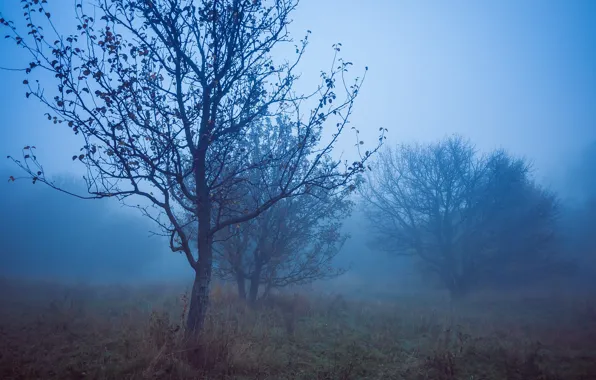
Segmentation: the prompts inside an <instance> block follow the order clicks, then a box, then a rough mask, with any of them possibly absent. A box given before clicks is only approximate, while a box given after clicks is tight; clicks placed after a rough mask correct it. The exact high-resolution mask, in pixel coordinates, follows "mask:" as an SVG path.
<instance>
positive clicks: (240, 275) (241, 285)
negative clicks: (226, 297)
mask: <svg viewBox="0 0 596 380" xmlns="http://www.w3.org/2000/svg"><path fill="white" fill-rule="evenodd" d="M236 284H237V285H238V297H240V299H243V300H245V299H246V279H245V278H244V272H243V271H241V270H238V271H236Z"/></svg>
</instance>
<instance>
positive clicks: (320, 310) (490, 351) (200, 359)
mask: <svg viewBox="0 0 596 380" xmlns="http://www.w3.org/2000/svg"><path fill="white" fill-rule="evenodd" d="M0 286H1V289H2V291H1V292H0V297H1V299H0V301H1V305H2V308H1V309H0V378H2V379H305V380H306V379H321V380H322V379H413V380H417V379H420V380H422V379H437V380H455V379H462V380H463V379H465V380H481V379H484V380H490V379H506V380H522V379H523V380H539V379H540V380H555V379H557V380H558V379H561V380H562V379H584V380H588V379H595V378H596V309H594V307H593V301H594V299H590V297H588V296H578V295H575V296H573V297H569V296H553V295H549V296H536V295H534V296H526V297H522V296H516V297H497V296H490V295H487V294H485V295H483V296H477V297H475V298H474V299H471V300H468V301H466V302H465V303H461V304H459V305H457V307H454V306H453V305H450V304H449V303H448V302H446V301H445V300H443V299H441V298H440V297H435V296H430V295H429V296H416V297H414V296H404V295H402V296H400V295H396V296H395V298H394V299H393V300H391V301H385V302H380V301H352V300H347V299H344V298H343V297H342V296H339V295H326V296H320V295H319V296H312V295H311V296H309V295H306V294H281V295H275V296H272V297H270V298H269V299H267V300H264V301H262V302H260V303H259V304H258V305H257V306H256V307H255V308H249V307H247V306H246V305H245V304H244V303H243V302H242V301H240V300H238V299H237V298H236V297H235V295H234V293H233V292H232V291H231V290H230V289H228V288H226V287H225V286H219V285H218V286H214V289H213V292H212V307H211V309H210V314H209V317H208V320H207V322H206V328H205V330H204V333H203V334H202V336H201V337H200V339H199V340H198V341H196V342H188V341H185V340H184V338H183V337H184V328H183V326H184V323H183V321H184V318H185V312H186V309H187V306H188V305H187V299H186V292H185V290H184V288H183V287H177V286H174V285H152V286H148V285H147V286H138V287H135V288H133V287H119V286H94V287H92V286H85V285H78V286H74V285H70V286H66V285H60V284H54V283H33V282H22V281H13V280H10V281H9V280H3V281H2V283H0Z"/></svg>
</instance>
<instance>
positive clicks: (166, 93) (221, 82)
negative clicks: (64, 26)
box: [0, 0, 374, 335]
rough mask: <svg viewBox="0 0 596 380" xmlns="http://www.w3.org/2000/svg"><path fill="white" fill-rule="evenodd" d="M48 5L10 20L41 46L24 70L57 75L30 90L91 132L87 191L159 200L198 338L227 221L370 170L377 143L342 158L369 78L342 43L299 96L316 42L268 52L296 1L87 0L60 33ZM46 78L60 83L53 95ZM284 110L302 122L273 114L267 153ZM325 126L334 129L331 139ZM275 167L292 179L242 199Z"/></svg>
mask: <svg viewBox="0 0 596 380" xmlns="http://www.w3.org/2000/svg"><path fill="white" fill-rule="evenodd" d="M45 3H46V2H45V1H43V0H22V5H23V12H24V17H25V21H26V27H25V28H24V29H20V28H17V27H16V26H15V24H13V23H12V22H11V21H8V20H5V19H4V18H2V17H0V24H2V25H4V26H5V27H6V29H7V30H9V32H10V33H11V34H10V35H9V37H10V38H12V39H13V40H14V41H15V42H16V44H17V45H19V46H21V47H23V48H25V50H26V51H27V52H29V53H31V57H32V61H31V63H30V64H29V67H27V68H26V73H27V74H28V75H29V74H31V73H35V72H38V71H42V72H46V73H49V74H50V76H48V75H40V76H39V78H38V79H39V81H34V80H31V79H26V80H24V82H23V83H24V85H25V86H26V87H27V93H26V96H27V97H28V98H35V99H37V100H38V101H40V102H41V103H43V104H45V105H46V106H47V107H48V109H49V113H47V118H48V120H50V121H51V122H53V123H55V124H63V125H66V126H68V127H69V128H71V129H72V131H73V132H74V133H75V134H78V135H80V136H82V139H84V143H83V144H84V145H83V146H82V148H81V150H80V152H76V153H73V156H72V159H73V160H76V161H80V162H81V163H82V164H83V165H84V166H85V167H86V169H87V175H86V176H85V179H86V181H87V187H88V192H89V194H90V195H89V196H88V198H103V197H117V198H119V199H120V200H123V201H124V200H125V199H128V198H129V197H130V196H137V198H138V199H140V198H143V199H144V200H145V202H146V203H148V204H150V206H148V207H145V205H143V204H140V205H139V206H138V207H139V208H140V209H141V211H142V212H143V213H144V215H146V216H147V217H149V218H151V219H153V220H154V221H155V222H156V223H157V224H158V225H159V226H161V227H162V228H163V232H164V234H166V235H167V236H169V241H170V248H171V249H172V250H173V251H176V252H182V253H184V255H185V256H186V258H187V260H188V263H189V265H190V266H191V267H192V268H193V270H194V271H195V281H194V285H193V290H192V293H191V298H190V307H189V313H188V321H187V332H188V333H189V334H193V335H194V334H196V333H198V331H200V329H201V328H202V325H203V321H204V318H205V313H206V310H207V306H208V301H209V287H210V281H211V277H212V269H213V250H212V248H213V238H214V235H215V234H216V233H217V232H218V231H220V230H223V229H226V228H228V227H229V226H233V225H236V224H239V223H242V222H246V221H249V220H251V219H253V218H255V217H257V216H258V215H260V214H261V213H263V212H264V211H266V210H267V209H269V208H270V207H272V206H273V205H275V204H276V203H277V202H279V201H281V200H282V199H285V198H288V197H294V196H299V195H304V194H309V193H310V192H311V191H313V189H317V188H325V189H331V190H332V191H333V190H337V191H343V189H345V188H346V187H349V186H350V185H351V184H352V183H353V181H354V180H355V178H356V176H357V174H358V173H361V172H362V171H363V169H364V163H365V161H366V160H367V159H368V157H369V156H370V154H371V153H372V151H371V152H368V151H367V152H366V153H365V154H362V155H360V158H358V160H357V161H356V162H354V163H353V164H351V165H348V164H347V163H346V164H345V166H344V163H342V162H340V161H338V160H335V159H333V158H331V154H332V152H333V150H334V147H335V145H336V142H337V141H338V138H339V136H340V135H341V134H342V133H343V132H344V131H345V129H346V125H347V123H348V118H349V116H350V114H351V112H352V106H353V104H354V101H355V99H356V96H357V94H358V91H359V87H360V83H361V81H360V79H358V78H356V80H355V81H354V82H350V83H348V78H346V77H345V75H346V71H347V70H348V68H349V67H350V65H351V63H350V62H346V61H343V60H342V59H341V58H338V54H339V53H338V52H339V51H340V45H339V44H338V45H335V46H334V48H335V50H336V56H335V58H334V61H333V64H332V66H331V71H330V72H327V73H326V72H322V73H321V84H320V85H319V86H318V87H317V88H316V91H314V92H313V93H312V95H306V96H305V95H300V94H295V93H294V91H293V87H294V83H295V82H296V79H297V75H296V74H295V68H296V65H297V64H298V62H299V61H300V59H301V57H302V55H303V53H304V51H305V48H306V46H307V38H304V39H303V40H301V41H300V42H299V43H298V44H297V46H296V58H295V59H293V60H290V61H283V62H280V63H277V62H275V61H274V60H273V59H272V56H271V52H272V51H273V50H274V49H275V48H276V47H277V46H278V45H280V44H284V43H292V42H291V41H292V40H291V39H290V37H289V35H288V31H287V26H288V24H289V22H290V14H291V13H292V12H293V11H294V10H295V8H296V6H297V4H298V1H297V0H269V1H262V0H256V1H245V0H215V1H202V2H196V1H193V0H145V1H127V0H96V1H95V2H94V4H93V5H91V9H92V12H90V13H87V12H86V11H85V9H86V7H87V6H84V5H83V4H84V2H83V1H80V0H77V1H76V2H75V11H76V24H77V26H76V28H77V30H76V32H75V33H74V34H71V35H63V34H61V33H59V32H57V29H56V26H55V25H54V24H53V23H52V21H51V20H52V19H53V18H52V16H51V14H50V12H49V10H48V9H46V4H45ZM96 17H97V19H96ZM42 24H43V27H42ZM277 51H279V50H277ZM50 77H51V78H50ZM45 80H50V81H52V80H53V82H52V83H54V84H55V85H56V87H55V88H54V91H51V90H50V89H48V88H47V86H44V85H43V84H42V83H43V82H44V81H45ZM342 93H343V94H344V95H343V96H342ZM309 104H310V105H312V106H313V108H312V109H310V110H306V109H305V108H306V107H307V106H308V105H309ZM275 115H285V116H286V117H287V118H288V119H291V120H292V123H291V124H289V125H288V127H289V128H291V135H292V136H293V139H292V140H291V142H289V141H287V140H283V141H282V140H276V139H275V136H276V133H277V132H276V131H275V127H276V126H275V125H274V124H272V126H273V130H270V131H268V132H269V134H268V135H267V136H263V135H261V136H262V138H263V141H265V140H267V141H269V144H270V145H269V146H268V147H267V149H265V150H262V151H261V155H260V157H259V159H258V160H256V159H254V155H253V156H250V154H251V149H247V147H248V145H247V142H248V141H250V138H251V135H252V133H253V131H254V130H255V128H260V126H261V125H262V123H264V120H267V119H268V118H271V117H273V116H275ZM326 122H331V123H333V126H334V127H333V128H334V129H333V130H332V133H330V138H328V139H324V138H323V136H322V132H323V126H324V124H325V123H326ZM277 144H283V145H284V147H285V148H286V149H277V148H276V147H277ZM33 149H34V148H33V147H29V146H28V147H25V150H24V152H23V160H15V162H16V163H17V164H18V165H19V166H20V167H21V168H22V169H24V170H25V172H26V173H27V174H28V176H29V178H32V179H33V181H34V182H35V181H38V182H43V183H46V184H48V185H50V186H52V187H54V188H56V189H59V190H62V191H66V190H65V189H62V188H60V187H59V186H57V185H56V184H54V183H53V182H52V181H51V179H49V178H47V177H46V175H45V172H44V169H43V168H42V166H41V165H40V163H39V162H38V161H37V159H36V157H35V153H34V150H33ZM373 151H374V149H373ZM249 158H250V159H249ZM305 162H308V164H307V165H308V168H307V169H304V168H303V166H304V165H305ZM273 167H276V168H277V167H282V168H283V175H281V176H278V177H277V179H278V181H277V182H276V183H270V184H269V187H268V189H269V191H268V192H266V193H264V196H263V197H262V198H260V199H259V201H258V202H255V203H253V204H250V205H249V204H247V203H245V202H237V197H239V196H240V195H241V194H242V192H243V191H245V189H246V188H250V186H251V178H252V177H254V176H255V175H257V174H258V173H259V172H261V171H267V170H269V169H270V168H273ZM298 168H301V170H300V171H299V172H298V171H297V169H298ZM12 178H13V179H14V177H12ZM189 178H192V181H189ZM188 184H192V186H189V185H188ZM135 203H136V202H135ZM249 206H250V207H249ZM188 214H190V215H192V216H193V218H192V219H191V221H193V222H195V224H196V229H195V231H194V233H195V235H196V237H197V242H198V244H197V245H198V246H197V247H196V249H193V248H192V247H191V244H190V243H191V240H190V237H189V235H188V233H187V232H188V228H187V227H188V226H187V225H186V224H185V223H186V221H187V216H188Z"/></svg>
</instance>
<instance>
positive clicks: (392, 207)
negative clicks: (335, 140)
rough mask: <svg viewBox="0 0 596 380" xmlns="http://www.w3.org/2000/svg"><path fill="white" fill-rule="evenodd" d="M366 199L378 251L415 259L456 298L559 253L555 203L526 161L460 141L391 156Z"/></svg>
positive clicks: (384, 157)
mask: <svg viewBox="0 0 596 380" xmlns="http://www.w3.org/2000/svg"><path fill="white" fill-rule="evenodd" d="M362 195H363V197H364V200H365V205H366V215H367V217H368V218H369V221H370V224H371V229H372V231H373V240H374V241H375V242H376V244H377V246H378V247H380V248H381V249H383V250H385V251H389V252H393V253H398V254H411V255H415V256H416V257H418V258H419V259H420V260H421V261H422V262H423V263H424V265H425V266H426V268H427V269H429V270H430V271H431V272H433V273H435V274H436V275H437V276H438V277H439V278H440V280H441V281H442V283H443V284H444V286H445V287H446V288H447V289H448V290H449V291H450V292H451V295H452V296H453V297H455V298H457V297H460V296H463V295H465V294H466V293H467V292H468V291H469V290H470V289H471V288H472V286H474V285H478V284H479V283H480V282H481V281H483V280H485V279H486V278H487V276H492V277H493V278H494V277H498V276H502V275H503V273H504V272H508V273H511V271H513V270H516V269H522V268H524V269H527V268H534V270H537V269H538V268H539V265H541V263H543V262H544V261H545V260H546V259H547V258H548V257H549V255H550V254H552V253H554V247H555V246H554V245H553V239H554V231H555V221H556V216H557V213H556V210H557V207H556V199H555V197H554V196H553V195H552V194H550V193H548V192H547V191H545V190H544V189H542V188H540V187H539V186H537V185H536V184H535V183H534V182H533V181H532V180H531V179H530V176H529V167H528V165H527V164H526V163H525V162H524V161H523V160H520V159H514V158H512V157H511V156H509V155H508V154H507V153H505V152H503V151H496V152H493V153H492V154H490V155H486V156H480V155H479V154H478V153H477V152H476V150H475V148H474V147H473V146H472V145H471V144H470V143H469V142H468V141H466V140H464V139H462V138H461V137H458V136H455V137H450V138H447V139H445V140H443V141H440V142H438V143H434V144H429V145H426V146H421V145H401V146H399V147H397V148H396V149H386V150H385V151H384V152H382V153H381V154H380V155H379V162H378V163H377V165H376V169H375V170H373V172H372V174H371V175H370V176H369V181H368V182H367V186H365V187H363V190H362Z"/></svg>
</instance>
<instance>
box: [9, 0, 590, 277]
mask: <svg viewBox="0 0 596 380" xmlns="http://www.w3.org/2000/svg"><path fill="white" fill-rule="evenodd" d="M62 4H63V5H62ZM362 4H363V3H362V2H361V1H356V0H350V1H348V0H325V1H314V0H303V1H302V2H301V5H300V6H299V7H298V10H297V12H296V13H295V14H294V19H295V20H296V21H295V22H294V23H293V24H292V33H293V35H294V37H295V38H296V39H299V38H301V37H302V36H303V34H304V33H305V32H306V30H311V31H312V35H311V36H310V41H311V44H310V46H309V48H308V49H307V53H306V56H305V57H304V60H303V62H302V65H301V66H300V67H301V71H302V72H303V76H302V80H301V84H300V86H304V88H305V89H308V88H311V87H312V86H313V85H315V84H316V83H317V80H318V74H319V70H321V69H327V67H328V65H329V63H330V60H331V58H332V55H333V52H332V49H331V45H332V44H333V43H335V42H342V44H343V50H342V53H343V56H344V57H345V58H346V59H348V60H350V61H352V62H354V64H355V70H354V72H356V70H360V71H363V70H364V67H365V66H368V67H369V72H368V74H367V78H366V81H365V83H364V86H363V88H362V91H361V95H360V96H359V99H358V100H357V102H356V109H355V112H354V115H353V117H352V119H351V120H352V121H351V123H352V125H354V126H356V127H357V128H358V129H359V130H360V131H361V133H362V135H363V137H364V140H365V141H373V142H374V139H375V138H376V133H377V131H378V128H380V127H384V128H388V129H389V134H388V139H387V142H386V144H387V145H395V144H396V143H401V142H406V143H408V142H414V141H419V142H423V143H424V142H431V141H436V140H438V139H440V138H443V137H445V136H447V135H451V134H453V133H459V134H461V135H463V136H465V137H467V138H470V139H471V141H472V142H473V143H475V144H476V145H477V147H478V148H479V149H480V150H481V151H488V150H491V149H494V148H498V147H502V148H505V149H507V150H508V151H510V152H511V153H512V154H514V155H519V156H523V157H526V158H528V159H529V160H530V161H531V162H533V164H534V170H535V175H536V178H537V179H538V181H539V182H540V183H542V184H545V185H548V186H550V187H551V188H553V189H554V190H556V191H557V192H558V193H559V196H560V197H561V198H562V199H563V201H564V207H565V209H566V210H569V212H567V213H566V214H565V217H567V218H569V223H567V224H565V226H566V234H567V236H569V237H570V241H574V242H576V243H575V244H577V245H581V244H584V243H580V240H578V239H572V237H574V236H579V235H581V234H586V233H589V231H584V230H586V229H587V228H589V225H590V222H589V219H587V218H588V217H589V215H585V214H586V212H585V210H586V209H587V207H586V206H585V205H586V202H588V200H589V199H590V198H591V197H594V196H596V179H595V178H596V176H595V174H596V173H595V170H596V169H595V168H596V42H595V41H596V26H594V24H593V16H594V15H595V14H596V3H595V2H592V1H548V2H545V1H539V0H530V1H523V2H519V1H513V0H512V1H492V2H488V1H486V2H484V1H483V2H480V1H450V2H444V1H393V0H387V1H381V0H376V1H375V0H373V1H369V2H366V6H363V5H362ZM52 6H53V7H54V8H57V7H60V6H62V7H63V8H64V9H63V11H64V12H63V13H62V12H56V11H54V16H53V17H54V18H55V19H56V20H57V24H58V26H63V27H64V29H65V31H67V30H68V27H69V25H68V24H67V23H66V22H62V21H61V18H62V19H63V20H69V16H68V15H69V14H70V12H72V4H71V2H64V3H62V2H61V3H60V5H58V2H55V4H52ZM0 12H2V13H3V14H4V15H5V16H6V17H7V18H10V19H19V17H17V16H19V14H18V13H19V12H20V7H19V2H18V1H16V0H14V1H3V2H1V3H0ZM56 20H55V21H56ZM282 58H283V57H282ZM26 62H27V59H26V56H25V55H24V52H22V51H20V50H19V49H15V48H14V46H12V45H11V43H10V42H7V41H5V40H3V39H2V40H0V67H3V68H17V67H22V66H23V63H26ZM22 80H23V75H22V73H20V72H15V71H7V70H0V83H2V84H3V90H2V91H0V109H1V114H2V118H1V119H0V153H1V154H2V156H0V157H1V158H2V159H1V160H0V179H2V180H0V210H1V211H2V216H1V217H0V229H1V230H0V231H1V233H0V275H16V276H25V277H27V276H30V277H44V278H62V279H68V280H73V281H92V282H96V281H97V282H103V281H140V280H156V279H186V278H190V275H191V273H190V272H191V270H190V268H188V264H187V262H186V259H185V258H184V257H183V256H181V255H180V254H177V253H172V252H170V251H169V249H168V246H167V242H166V241H164V240H163V238H161V237H159V236H151V233H150V231H151V230H152V229H155V228H154V226H153V225H152V224H151V222H150V221H147V220H146V219H144V218H142V217H141V216H140V215H138V213H137V212H135V210H132V209H128V208H126V207H122V206H121V205H120V204H118V203H117V202H114V201H109V200H101V201H99V200H94V201H83V200H79V199H75V198H72V197H69V196H68V195H65V194H62V193H58V192H56V191H54V190H52V189H49V188H47V187H44V186H43V185H42V184H37V185H32V184H31V183H30V182H29V181H17V182H15V183H8V182H7V179H8V177H9V176H10V175H14V176H15V177H18V175H19V174H20V173H19V169H18V168H17V167H16V166H15V165H14V164H12V162H11V161H9V160H6V159H5V157H6V156H7V155H14V156H19V155H20V151H21V148H22V147H23V146H25V145H34V146H36V147H37V156H38V158H39V160H40V162H42V163H43V164H44V168H45V170H46V172H47V173H51V174H53V175H56V176H59V177H60V178H61V179H62V180H63V181H65V182H66V183H68V186H67V187H68V189H70V190H77V189H81V190H84V189H82V188H81V186H82V182H81V181H80V180H79V179H78V178H80V176H81V175H82V172H81V170H82V165H81V164H77V163H76V162H73V161H72V160H71V159H70V157H71V156H72V154H73V153H76V152H78V149H79V147H80V146H81V144H80V142H79V140H78V139H77V138H76V137H75V136H73V135H72V133H71V131H70V130H69V129H68V128H66V127H64V126H60V125H53V124H51V123H50V122H48V121H47V120H46V119H45V117H44V116H43V113H44V112H45V109H44V107H43V106H42V105H41V104H39V103H38V102H36V101H34V100H30V101H29V100H26V99H25V96H24V93H25V89H24V86H23V85H22ZM299 88H302V87H299ZM352 148H353V147H352V141H346V142H345V146H342V150H344V151H350V150H351V149H352ZM80 193H84V191H80ZM362 225H363V223H362V220H361V217H360V215H359V213H358V211H356V212H355V213H354V215H353V217H352V218H351V219H350V220H348V221H346V223H345V229H346V230H347V231H348V232H350V233H351V235H352V238H351V239H350V241H349V242H348V243H347V244H346V246H345V247H344V249H343V250H342V253H341V254H340V255H339V257H338V258H337V261H336V264H337V265H340V266H351V268H352V269H351V271H350V272H348V274H346V275H345V276H344V277H342V278H339V279H337V280H335V281H337V282H338V283H342V282H344V283H347V282H350V283H351V284H358V283H359V282H362V281H364V279H369V280H370V279H371V278H374V280H375V282H376V283H378V284H385V283H390V282H392V281H400V283H401V284H404V283H408V281H409V282H410V283H415V281H416V280H415V277H416V276H415V274H414V273H415V269H414V268H413V267H412V266H411V265H408V260H406V259H398V258H391V257H387V256H385V255H384V254H381V253H376V252H374V251H373V250H371V249H370V248H369V246H368V244H367V238H366V235H367V234H366V231H365V230H363V228H362ZM582 236H583V235H582ZM586 244H588V243H586ZM591 250H592V248H591V247H589V246H585V244H584V245H583V246H574V247H572V248H570V249H569V251H570V253H569V254H570V255H573V254H579V253H577V252H586V251H588V252H593V251H591ZM592 260H593V259H592ZM139 263H141V265H138V264H139ZM405 286H406V285H405V284H404V287H405ZM379 287H382V286H381V285H379Z"/></svg>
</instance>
